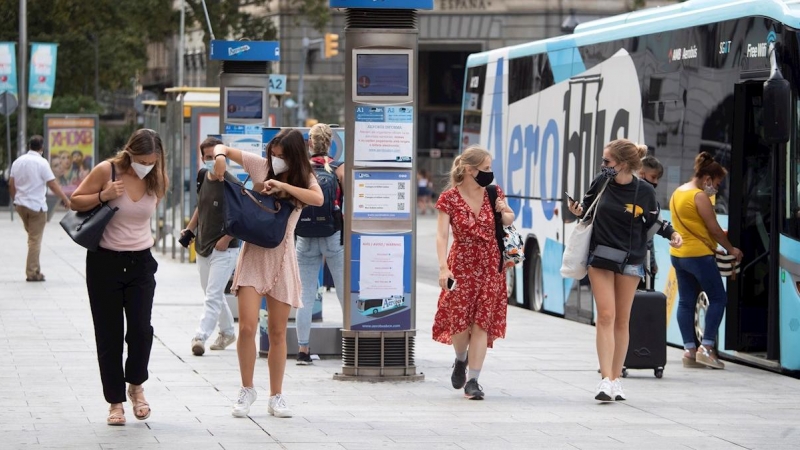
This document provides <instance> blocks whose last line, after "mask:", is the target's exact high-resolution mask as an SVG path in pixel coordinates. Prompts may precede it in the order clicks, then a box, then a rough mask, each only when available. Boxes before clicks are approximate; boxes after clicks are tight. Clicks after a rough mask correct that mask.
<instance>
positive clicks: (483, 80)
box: [462, 0, 800, 372]
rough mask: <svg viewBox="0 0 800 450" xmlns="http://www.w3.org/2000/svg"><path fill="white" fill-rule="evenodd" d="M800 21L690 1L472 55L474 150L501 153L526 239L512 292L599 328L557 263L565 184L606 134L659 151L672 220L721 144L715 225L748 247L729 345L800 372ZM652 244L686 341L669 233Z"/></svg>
mask: <svg viewBox="0 0 800 450" xmlns="http://www.w3.org/2000/svg"><path fill="white" fill-rule="evenodd" d="M798 30H800V1H797V0H786V1H781V0H737V1H730V0H692V1H688V2H685V3H679V4H676V5H674V6H668V7H661V8H657V9H648V10H642V11H636V12H632V13H628V14H624V15H621V16H616V17H611V18H607V19H602V20H597V21H593V22H588V23H585V24H582V25H580V26H578V27H577V28H576V30H575V33H574V34H572V35H567V36H561V37H556V38H551V39H547V40H543V41H537V42H531V43H528V44H522V45H516V46H513V47H506V48H500V49H496V50H491V51H486V52H483V53H477V54H473V55H471V56H470V57H469V59H468V62H467V69H466V79H465V84H464V86H465V91H464V104H463V108H462V149H463V148H464V147H466V146H468V145H470V144H473V143H479V144H481V145H483V146H485V147H486V148H488V149H489V151H490V152H491V153H492V155H493V158H494V162H493V165H494V167H493V170H494V173H495V179H496V181H497V183H498V184H499V185H500V186H502V187H503V189H504V190H505V192H506V193H507V195H508V196H509V204H510V205H511V207H512V208H513V209H514V211H515V213H516V216H517V219H516V226H517V227H518V229H519V230H520V232H521V234H522V235H523V238H524V240H525V252H526V260H525V262H524V264H521V265H518V266H517V267H516V269H515V270H514V271H511V272H510V276H509V302H510V303H512V304H516V305H518V306H522V307H525V308H530V309H533V310H537V311H543V312H546V313H549V314H553V315H558V316H563V317H565V318H568V319H572V320H577V321H582V322H586V323H592V322H593V320H594V307H593V299H592V297H591V292H590V290H589V289H588V285H587V281H586V280H583V281H576V280H571V279H564V278H562V277H561V275H560V273H559V268H560V266H561V255H562V252H563V249H564V240H565V237H566V236H569V235H570V233H571V232H572V230H573V228H574V226H575V220H574V219H575V218H574V216H571V214H570V213H569V211H568V209H567V207H566V203H565V202H566V200H565V197H564V192H568V193H570V194H572V195H573V196H580V195H582V194H583V193H584V192H585V191H586V190H587V188H588V186H589V183H590V182H591V180H592V178H593V177H594V176H595V174H596V173H597V172H598V170H599V166H600V159H601V154H602V149H603V146H604V144H605V143H607V142H609V141H610V140H613V139H616V138H622V137H625V138H628V139H631V140H633V141H637V142H642V143H645V144H646V145H647V146H648V148H649V153H650V154H652V155H654V156H655V157H657V158H658V159H659V160H660V161H661V163H662V164H663V165H664V168H665V173H664V177H663V178H662V179H661V182H660V183H659V185H658V188H657V190H656V193H657V197H658V200H659V202H660V203H661V205H662V207H664V210H663V211H662V217H664V218H665V219H667V220H671V217H670V211H669V210H668V205H669V197H670V196H671V194H672V192H673V191H674V190H675V188H677V187H678V186H679V185H681V184H682V183H684V182H686V181H688V180H689V179H691V177H692V175H693V162H694V158H695V156H696V155H697V154H698V153H699V152H701V151H709V152H710V153H711V154H713V155H714V156H715V158H716V159H717V161H719V162H720V163H722V164H723V165H724V166H725V167H726V168H727V169H728V173H729V174H728V179H727V180H725V182H724V183H723V185H722V186H721V189H720V192H719V193H718V195H717V198H716V210H717V215H718V216H717V217H718V220H719V222H720V223H721V225H722V226H723V228H725V229H727V232H728V235H729V237H730V240H731V241H732V242H733V243H734V245H736V246H737V247H739V248H740V249H741V250H742V251H743V252H744V261H743V266H742V272H741V273H740V274H739V276H738V278H736V280H727V292H728V308H727V312H726V317H725V319H724V321H723V326H722V328H721V329H720V337H719V343H718V345H719V347H720V348H719V350H720V353H721V354H723V355H725V356H726V357H728V358H733V359H739V360H745V361H747V362H749V363H752V364H756V365H759V366H762V367H766V368H770V369H773V370H778V371H785V372H795V371H800V294H799V293H798V290H800V192H798V191H800V133H799V131H800V126H799V125H800V92H799V91H800V32H799V31H798ZM772 48H775V53H774V56H775V58H774V59H772V58H770V56H771V55H770V49H772ZM772 61H774V62H772ZM773 65H774V68H778V69H780V70H781V72H782V73H783V76H784V77H785V78H786V79H787V80H789V82H790V83H791V94H790V95H789V97H790V105H791V107H790V108H789V109H790V112H789V113H788V114H787V116H790V119H788V118H787V121H788V120H790V121H791V125H790V129H791V131H790V138H789V141H788V142H787V143H785V144H770V143H769V142H771V141H770V140H769V139H768V137H767V136H765V127H764V117H763V116H764V111H768V112H769V111H773V110H774V109H773V107H774V105H770V104H765V103H764V97H763V92H764V82H765V80H767V79H768V78H769V76H770V70H771V68H773ZM784 109H785V108H784ZM655 245H656V247H655V252H656V261H657V265H658V268H659V270H658V274H657V276H656V279H655V288H656V289H657V290H660V291H663V292H664V293H665V294H666V295H667V301H668V316H667V317H668V332H667V340H668V342H669V343H670V344H673V345H681V337H680V333H679V331H678V326H677V323H676V309H677V308H676V304H677V288H676V282H675V276H674V271H672V270H671V268H672V267H671V264H670V258H669V248H668V242H667V241H666V240H664V239H661V238H659V237H656V240H655ZM702 297H703V296H702V295H701V298H700V299H698V306H697V311H698V312H697V317H698V320H697V324H698V326H697V328H698V332H699V333H701V332H702V326H703V317H704V307H705V305H704V302H703V298H702Z"/></svg>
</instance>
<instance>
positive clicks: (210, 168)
mask: <svg viewBox="0 0 800 450" xmlns="http://www.w3.org/2000/svg"><path fill="white" fill-rule="evenodd" d="M203 167H205V169H206V170H208V171H209V172H213V171H214V160H213V159H212V160H211V161H203Z"/></svg>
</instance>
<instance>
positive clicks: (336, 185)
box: [295, 123, 344, 366]
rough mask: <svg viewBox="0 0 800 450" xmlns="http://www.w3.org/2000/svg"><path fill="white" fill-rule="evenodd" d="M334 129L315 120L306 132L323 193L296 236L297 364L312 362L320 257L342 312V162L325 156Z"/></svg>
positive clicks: (307, 210) (302, 219) (306, 213)
mask: <svg viewBox="0 0 800 450" xmlns="http://www.w3.org/2000/svg"><path fill="white" fill-rule="evenodd" d="M332 137H333V131H332V130H331V128H330V127H329V126H328V125H325V124H322V123H318V124H316V125H314V126H313V127H311V129H310V130H309V131H308V149H309V153H310V155H311V160H310V161H311V166H312V167H313V168H314V172H315V173H316V175H317V182H318V183H319V185H320V189H321V191H322V193H323V196H324V202H323V204H322V206H321V207H319V208H317V207H306V208H304V209H303V212H302V213H301V216H300V219H299V221H298V224H297V227H296V228H295V234H296V235H297V245H296V247H295V248H296V252H297V264H298V266H299V268H300V281H301V283H302V303H303V306H302V307H300V308H298V310H297V315H296V316H295V324H296V331H297V345H298V349H297V364H298V365H301V366H305V365H309V364H312V360H311V349H310V347H309V339H310V337H311V318H312V314H313V312H314V302H315V301H316V297H317V290H318V284H319V271H320V268H321V267H322V261H323V257H324V258H325V262H326V263H327V265H328V268H329V269H330V272H331V276H332V278H333V285H334V287H335V288H336V297H337V298H338V299H339V304H340V305H341V306H342V311H344V245H343V244H344V241H343V240H342V209H341V207H342V188H341V186H343V184H342V182H343V180H344V165H343V164H335V162H334V161H333V158H331V157H330V156H329V155H328V150H329V149H330V147H331V138H332Z"/></svg>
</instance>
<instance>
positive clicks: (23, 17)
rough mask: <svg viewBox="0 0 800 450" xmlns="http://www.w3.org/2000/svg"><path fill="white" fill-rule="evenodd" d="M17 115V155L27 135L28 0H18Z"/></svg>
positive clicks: (23, 145)
mask: <svg viewBox="0 0 800 450" xmlns="http://www.w3.org/2000/svg"><path fill="white" fill-rule="evenodd" d="M18 63H19V72H18V73H19V115H18V116H17V156H21V155H23V154H24V153H25V142H26V141H27V139H26V136H27V135H28V77H27V76H25V74H26V69H27V66H28V0H19V60H18Z"/></svg>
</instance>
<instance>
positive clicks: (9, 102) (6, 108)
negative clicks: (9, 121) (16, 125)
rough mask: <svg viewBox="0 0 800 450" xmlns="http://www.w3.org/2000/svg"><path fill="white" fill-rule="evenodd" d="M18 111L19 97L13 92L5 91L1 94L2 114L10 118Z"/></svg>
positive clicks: (0, 107) (0, 105) (0, 106)
mask: <svg viewBox="0 0 800 450" xmlns="http://www.w3.org/2000/svg"><path fill="white" fill-rule="evenodd" d="M16 110H17V97H15V96H14V94H12V93H11V92H8V91H4V92H3V93H2V94H0V114H2V115H4V116H8V115H10V114H13V113H14V111H16Z"/></svg>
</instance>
